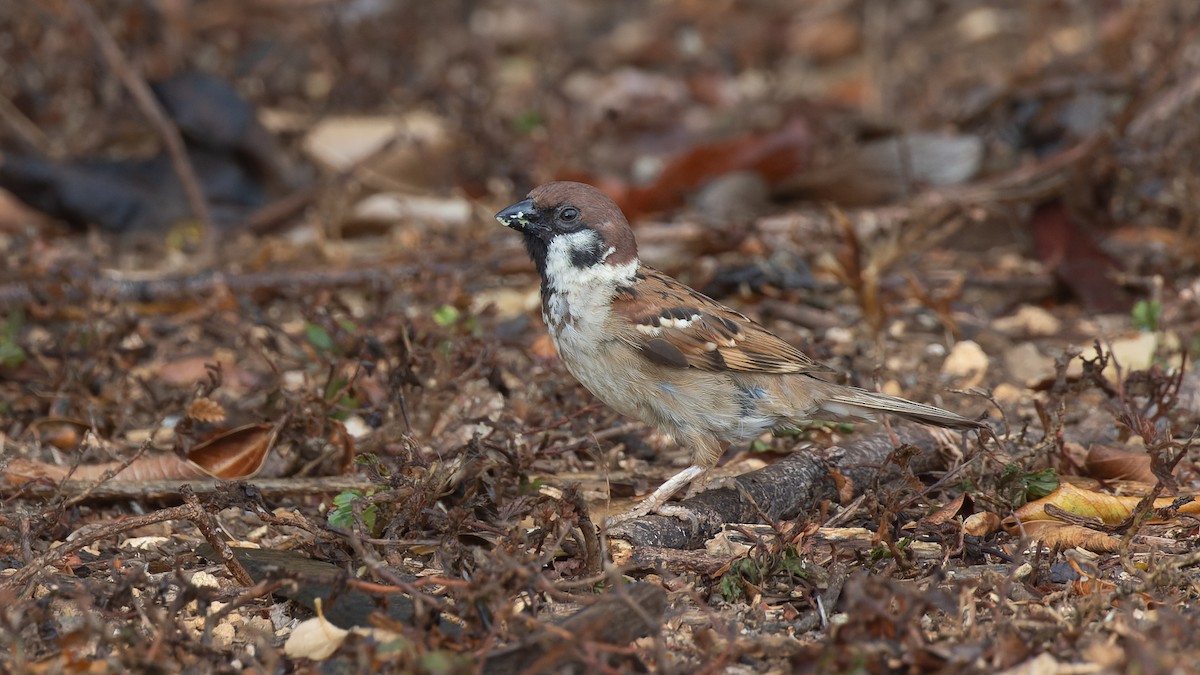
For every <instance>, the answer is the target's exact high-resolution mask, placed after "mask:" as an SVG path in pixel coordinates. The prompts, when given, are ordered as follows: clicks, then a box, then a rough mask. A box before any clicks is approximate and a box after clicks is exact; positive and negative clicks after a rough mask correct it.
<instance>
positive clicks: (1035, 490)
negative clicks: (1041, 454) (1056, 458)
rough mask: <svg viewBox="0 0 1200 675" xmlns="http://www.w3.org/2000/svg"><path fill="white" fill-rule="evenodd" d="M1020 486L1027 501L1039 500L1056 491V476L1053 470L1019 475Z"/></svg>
mask: <svg viewBox="0 0 1200 675" xmlns="http://www.w3.org/2000/svg"><path fill="white" fill-rule="evenodd" d="M1021 484H1022V485H1024V486H1025V494H1026V495H1028V497H1029V499H1031V500H1033V499H1041V498H1042V497H1045V496H1046V495H1048V494H1050V493H1051V492H1054V491H1055V490H1056V489H1058V474H1057V473H1055V472H1054V469H1042V470H1041V471H1033V472H1030V473H1026V474H1022V475H1021Z"/></svg>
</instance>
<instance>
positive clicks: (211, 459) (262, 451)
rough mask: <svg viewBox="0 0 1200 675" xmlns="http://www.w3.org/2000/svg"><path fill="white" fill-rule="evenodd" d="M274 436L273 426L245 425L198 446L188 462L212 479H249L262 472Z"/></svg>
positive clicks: (190, 454)
mask: <svg viewBox="0 0 1200 675" xmlns="http://www.w3.org/2000/svg"><path fill="white" fill-rule="evenodd" d="M277 433H278V427H277V426H276V425H274V424H247V425H246V426H243V427H238V428H236V429H231V430H229V431H227V432H225V433H223V434H221V435H219V436H216V437H214V438H210V439H208V440H207V441H204V442H203V443H199V444H197V445H196V446H195V447H193V448H192V450H191V452H189V453H188V460H189V461H190V462H192V463H193V464H195V465H196V467H198V468H199V469H200V470H201V471H204V472H205V473H206V474H208V475H210V476H212V477H214V478H224V479H225V480H239V479H243V478H250V477H252V476H254V475H255V474H257V473H258V471H259V469H261V468H262V466H263V462H265V461H266V459H267V453H268V452H270V450H271V446H273V445H275V436H276V434H277ZM164 477H166V476H164Z"/></svg>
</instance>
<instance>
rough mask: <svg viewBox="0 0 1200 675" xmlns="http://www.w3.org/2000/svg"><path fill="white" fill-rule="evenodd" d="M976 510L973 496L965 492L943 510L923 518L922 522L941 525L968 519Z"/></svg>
mask: <svg viewBox="0 0 1200 675" xmlns="http://www.w3.org/2000/svg"><path fill="white" fill-rule="evenodd" d="M974 510H975V500H974V499H972V498H971V495H969V494H967V493H966V492H964V493H962V494H960V495H959V496H957V497H955V498H954V499H952V500H950V501H949V502H948V503H947V504H946V505H945V506H943V507H942V508H940V509H938V510H937V511H934V512H933V513H931V514H929V515H927V516H925V517H924V518H922V519H921V522H922V523H925V524H927V525H941V524H942V523H945V522H948V521H951V520H959V519H963V518H966V517H967V516H969V515H971V513H972V512H973V511H974Z"/></svg>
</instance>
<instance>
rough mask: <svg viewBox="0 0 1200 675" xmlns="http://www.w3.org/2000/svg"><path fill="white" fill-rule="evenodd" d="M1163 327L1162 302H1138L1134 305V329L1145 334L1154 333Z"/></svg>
mask: <svg viewBox="0 0 1200 675" xmlns="http://www.w3.org/2000/svg"><path fill="white" fill-rule="evenodd" d="M1161 325H1162V302H1160V301H1158V300H1144V299H1143V300H1138V301H1137V302H1136V303H1134V305H1133V327H1134V328H1136V329H1138V330H1140V331H1142V332H1143V333H1153V332H1154V331H1156V330H1158V328H1159V326H1161Z"/></svg>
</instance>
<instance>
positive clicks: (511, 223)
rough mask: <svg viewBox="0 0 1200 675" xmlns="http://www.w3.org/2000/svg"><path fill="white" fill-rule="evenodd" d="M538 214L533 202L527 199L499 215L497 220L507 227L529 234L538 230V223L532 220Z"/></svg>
mask: <svg viewBox="0 0 1200 675" xmlns="http://www.w3.org/2000/svg"><path fill="white" fill-rule="evenodd" d="M536 212H537V210H536V209H534V208H533V200H532V199H526V200H524V201H519V202H517V203H516V204H513V205H512V206H510V207H508V208H506V209H504V210H503V211H501V212H500V213H497V214H496V220H498V221H500V224H501V225H503V226H505V227H511V228H512V229H514V230H520V231H521V232H528V231H530V230H533V229H537V225H536V223H535V222H534V221H533V220H532V218H533V217H534V214H535V213H536Z"/></svg>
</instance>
